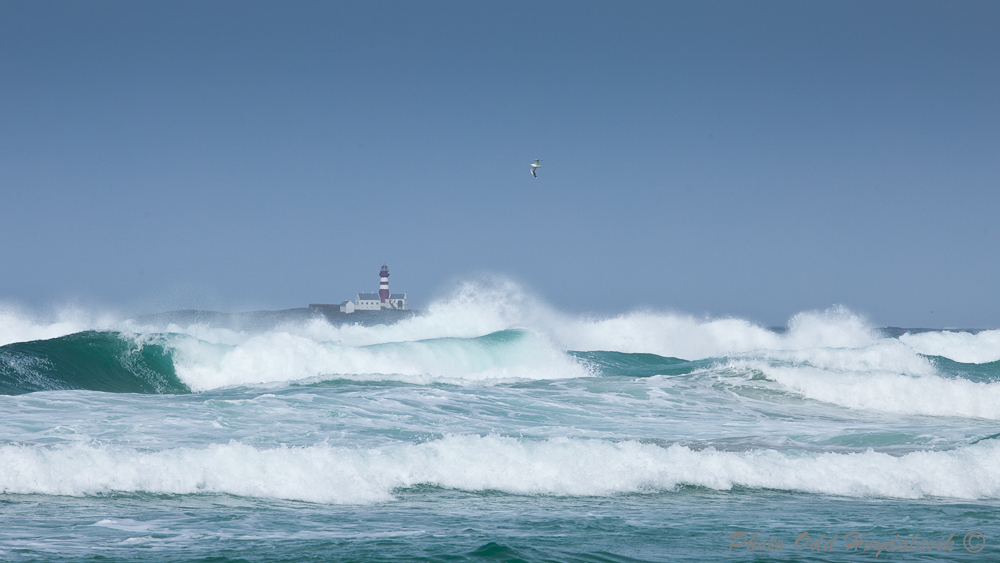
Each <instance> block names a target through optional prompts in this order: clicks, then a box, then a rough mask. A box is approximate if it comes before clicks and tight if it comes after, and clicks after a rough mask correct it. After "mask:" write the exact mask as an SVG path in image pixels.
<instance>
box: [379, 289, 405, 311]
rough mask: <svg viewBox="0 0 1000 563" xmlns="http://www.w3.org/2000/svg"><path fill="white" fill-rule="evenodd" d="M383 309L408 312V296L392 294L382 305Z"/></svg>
mask: <svg viewBox="0 0 1000 563" xmlns="http://www.w3.org/2000/svg"><path fill="white" fill-rule="evenodd" d="M382 307H384V308H386V309H402V310H406V294H405V293H392V294H389V298H388V299H386V300H385V302H384V303H382Z"/></svg>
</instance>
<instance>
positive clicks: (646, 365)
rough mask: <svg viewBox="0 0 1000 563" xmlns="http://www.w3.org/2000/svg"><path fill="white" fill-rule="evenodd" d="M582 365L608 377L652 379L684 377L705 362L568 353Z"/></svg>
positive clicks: (620, 354)
mask: <svg viewBox="0 0 1000 563" xmlns="http://www.w3.org/2000/svg"><path fill="white" fill-rule="evenodd" d="M569 354H570V355H571V356H573V357H575V358H577V359H578V360H580V361H581V362H583V363H584V364H587V365H590V366H592V367H594V368H596V370H597V371H598V372H599V373H600V375H604V376H608V377H616V376H617V377H652V376H654V375H684V374H687V373H691V372H692V371H694V370H695V369H697V368H699V367H703V365H704V363H705V362H689V361H687V360H682V359H680V358H665V357H663V356H657V355H656V354H635V353H633V354H629V353H625V352H569Z"/></svg>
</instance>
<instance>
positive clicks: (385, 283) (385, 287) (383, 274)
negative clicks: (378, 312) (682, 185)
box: [378, 264, 389, 309]
mask: <svg viewBox="0 0 1000 563" xmlns="http://www.w3.org/2000/svg"><path fill="white" fill-rule="evenodd" d="M378 298H379V301H380V302H381V303H380V305H381V306H382V308H383V309H384V308H386V307H388V306H389V303H387V302H386V301H388V299H389V268H388V266H386V265H385V264H382V270H381V271H380V272H379V273H378Z"/></svg>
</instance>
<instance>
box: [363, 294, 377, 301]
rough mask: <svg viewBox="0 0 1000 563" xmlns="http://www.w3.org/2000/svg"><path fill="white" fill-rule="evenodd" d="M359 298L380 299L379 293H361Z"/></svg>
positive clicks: (367, 299)
mask: <svg viewBox="0 0 1000 563" xmlns="http://www.w3.org/2000/svg"><path fill="white" fill-rule="evenodd" d="M358 300H365V301H379V300H380V298H379V296H378V294H377V293H359V294H358Z"/></svg>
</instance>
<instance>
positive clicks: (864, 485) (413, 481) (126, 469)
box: [0, 436, 1000, 504]
mask: <svg viewBox="0 0 1000 563" xmlns="http://www.w3.org/2000/svg"><path fill="white" fill-rule="evenodd" d="M998 465H1000V446H998V445H997V444H994V443H982V444H977V445H973V446H966V447H963V448H960V449H957V450H952V451H936V452H935V451H926V452H913V453H910V454H907V455H904V456H901V457H894V456H890V455H887V454H884V453H877V452H874V451H871V450H869V451H867V452H863V453H822V454H817V453H805V452H779V451H775V450H762V451H749V452H724V451H716V450H713V449H707V450H701V451H696V450H692V449H690V448H687V447H684V446H679V445H673V446H670V447H667V448H664V447H661V446H657V445H653V444H643V443H639V442H635V441H625V442H608V441H601V440H581V439H568V438H553V439H550V440H545V441H530V440H519V439H515V438H508V437H499V436H485V437H480V436H449V437H445V438H443V439H440V440H436V441H433V442H425V443H422V444H416V445H412V444H410V445H393V446H385V447H381V448H376V449H350V448H338V447H331V446H328V445H316V446H310V447H302V448H285V447H281V448H275V449H258V448H254V447H252V446H249V445H246V444H242V443H236V442H233V443H229V444H218V445H213V446H210V447H207V448H203V449H194V448H176V449H170V450H163V451H157V452H143V451H138V450H134V449H128V448H123V447H111V446H93V445H82V444H76V445H64V446H21V445H5V446H2V447H0V491H2V492H4V493H24V494H29V493H30V494H47V495H100V494H106V493H111V492H126V493H133V492H147V493H156V494H199V493H225V494H233V495H240V496H248V497H265V498H282V499H292V500H302V501H311V502H321V503H352V504H354V503H362V504H363V503H372V502H385V501H389V500H391V499H392V498H393V492H394V490H395V489H398V488H406V487H412V486H415V485H424V484H426V485H435V486H440V487H445V488H452V489H460V490H467V491H483V490H499V491H504V492H507V493H512V494H522V495H539V494H540V495H560V496H594V495H612V494H620V493H648V492H657V491H670V490H673V489H675V488H676V487H678V486H683V485H689V486H698V487H706V488H710V489H717V490H729V489H732V488H733V487H751V488H766V489H777V490H787V491H800V492H806V493H820V494H832V495H843V496H852V497H891V498H910V499H912V498H921V497H927V496H932V497H949V498H962V499H984V498H998V497H1000V472H997V471H996V467H997V466H998Z"/></svg>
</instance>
